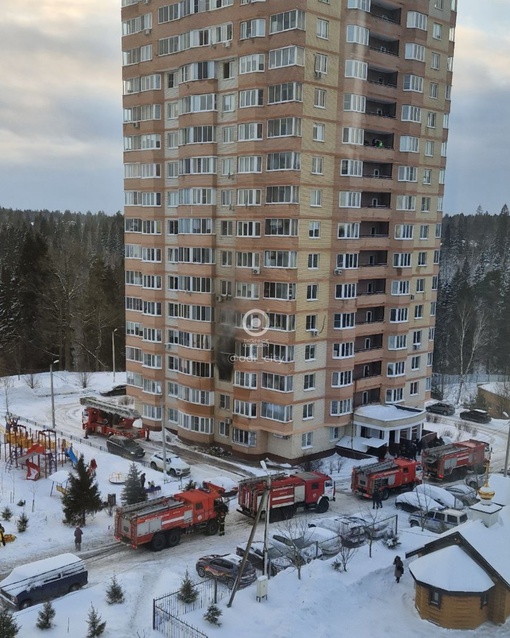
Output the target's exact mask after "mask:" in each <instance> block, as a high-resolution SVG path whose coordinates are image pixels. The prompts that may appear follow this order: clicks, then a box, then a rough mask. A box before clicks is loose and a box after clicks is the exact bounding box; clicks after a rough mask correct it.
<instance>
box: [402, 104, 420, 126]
mask: <svg viewBox="0 0 510 638" xmlns="http://www.w3.org/2000/svg"><path fill="white" fill-rule="evenodd" d="M401 120H402V122H417V123H418V124H419V123H420V122H421V108H420V107H419V106H411V105H410V104H404V105H403V106H402V117H401Z"/></svg>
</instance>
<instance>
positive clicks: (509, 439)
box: [503, 412, 510, 476]
mask: <svg viewBox="0 0 510 638" xmlns="http://www.w3.org/2000/svg"><path fill="white" fill-rule="evenodd" d="M503 416H504V417H505V418H506V419H510V417H509V416H508V414H507V413H506V412H503ZM507 425H508V432H507V433H506V454H505V469H504V470H503V476H507V475H508V457H509V456H510V420H509V421H508V423H507Z"/></svg>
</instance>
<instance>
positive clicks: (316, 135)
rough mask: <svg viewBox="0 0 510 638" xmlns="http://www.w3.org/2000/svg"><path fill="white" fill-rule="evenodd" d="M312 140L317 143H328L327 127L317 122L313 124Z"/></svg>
mask: <svg viewBox="0 0 510 638" xmlns="http://www.w3.org/2000/svg"><path fill="white" fill-rule="evenodd" d="M312 139H313V140H314V141H315V142H325V141H326V125H325V124H320V123H317V122H314V123H313V133H312Z"/></svg>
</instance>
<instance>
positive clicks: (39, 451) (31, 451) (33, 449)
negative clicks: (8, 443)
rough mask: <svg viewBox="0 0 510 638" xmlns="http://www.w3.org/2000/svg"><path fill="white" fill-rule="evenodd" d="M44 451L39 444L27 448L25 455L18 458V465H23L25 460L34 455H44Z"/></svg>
mask: <svg viewBox="0 0 510 638" xmlns="http://www.w3.org/2000/svg"><path fill="white" fill-rule="evenodd" d="M44 452H45V449H44V447H43V446H42V445H40V444H39V443H35V444H34V445H32V447H29V448H28V450H27V451H26V452H25V454H22V455H21V456H18V463H24V462H25V461H26V460H27V459H30V458H32V457H33V456H35V455H36V454H44Z"/></svg>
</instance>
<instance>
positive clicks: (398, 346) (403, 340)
mask: <svg viewBox="0 0 510 638" xmlns="http://www.w3.org/2000/svg"><path fill="white" fill-rule="evenodd" d="M406 348H407V335H390V336H389V337H388V350H405V349H406Z"/></svg>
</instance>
